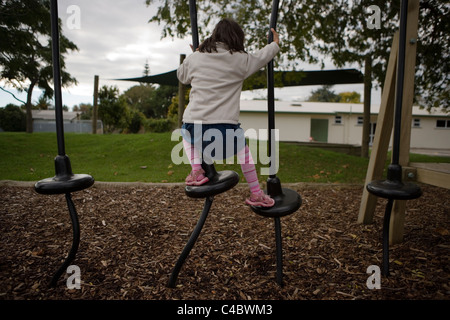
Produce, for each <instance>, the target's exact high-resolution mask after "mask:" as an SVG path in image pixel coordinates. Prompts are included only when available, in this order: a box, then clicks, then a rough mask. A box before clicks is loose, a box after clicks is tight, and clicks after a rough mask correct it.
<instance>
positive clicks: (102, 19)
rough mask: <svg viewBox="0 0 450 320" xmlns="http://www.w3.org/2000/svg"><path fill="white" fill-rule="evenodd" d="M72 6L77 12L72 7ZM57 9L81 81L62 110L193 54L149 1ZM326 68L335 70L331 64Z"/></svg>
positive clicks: (292, 93)
mask: <svg viewBox="0 0 450 320" xmlns="http://www.w3.org/2000/svg"><path fill="white" fill-rule="evenodd" d="M73 5H75V6H76V7H75V8H74V7H71V6H73ZM58 6H59V8H58V9H59V17H60V18H61V20H62V23H63V26H62V27H63V33H64V35H65V36H66V37H68V38H69V39H70V40H71V41H72V42H74V43H75V44H76V45H77V46H78V48H79V51H75V52H71V53H69V54H68V55H66V58H65V59H66V60H65V61H66V66H67V68H66V69H67V71H68V72H69V73H70V74H71V75H72V76H74V77H75V78H76V79H77V80H78V85H76V86H72V87H70V88H63V104H65V105H67V106H68V107H69V108H72V106H73V105H75V104H79V103H92V100H93V85H94V76H95V75H98V76H99V77H100V86H102V85H107V86H111V85H115V86H117V87H119V89H120V92H121V93H122V92H124V91H125V90H126V89H128V88H129V87H132V86H133V85H136V84H138V83H134V82H128V81H114V80H112V79H117V78H131V77H139V76H142V73H143V70H144V65H145V63H146V61H148V64H149V67H150V74H151V75H154V74H159V73H163V72H168V71H171V70H174V69H176V68H177V67H178V65H179V60H180V54H189V53H190V47H189V44H190V43H191V40H190V36H188V37H186V38H185V39H171V38H165V39H161V27H160V26H158V24H157V23H148V20H149V19H150V18H151V17H152V16H153V14H154V13H155V12H156V5H152V6H150V7H148V6H146V4H145V0H114V1H110V0H77V1H74V0H59V1H58ZM78 8H79V20H76V17H77V12H76V11H72V10H73V9H75V10H77V9H78ZM68 10H69V11H68ZM78 21H79V25H77V22H78ZM281 40H282V35H281ZM325 67H326V69H333V68H334V66H333V65H332V64H328V65H326V66H325ZM303 69H304V70H318V69H320V67H319V66H314V65H304V67H303ZM0 85H1V86H2V87H5V88H6V89H7V90H9V91H11V92H13V93H14V94H15V95H16V96H17V97H18V98H20V99H21V100H24V101H25V100H26V94H25V93H18V92H17V91H15V90H13V89H12V88H11V87H8V86H5V84H4V83H3V82H0ZM316 88H317V86H304V87H289V88H282V89H276V92H275V97H276V98H278V99H280V100H284V101H294V100H297V101H302V100H305V99H306V98H307V97H308V96H309V94H310V92H311V90H314V89H316ZM333 90H334V91H335V92H337V93H338V92H343V91H357V92H359V93H360V94H361V97H362V96H363V85H362V84H361V85H354V84H353V85H337V86H335V87H334V88H333ZM265 91H266V90H255V91H253V92H243V93H242V98H243V99H252V98H253V97H262V96H265V94H266V93H265ZM40 95H41V92H40V91H39V89H37V88H36V89H34V91H33V101H37V100H38V98H39V96H40ZM379 102H380V95H379V93H378V91H375V90H374V91H373V93H372V103H373V104H379ZM7 103H15V104H19V103H18V102H17V101H16V100H14V98H13V97H12V96H11V95H9V94H8V93H5V92H3V91H0V107H3V106H5V105H6V104H7Z"/></svg>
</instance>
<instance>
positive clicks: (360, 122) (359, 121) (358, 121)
mask: <svg viewBox="0 0 450 320" xmlns="http://www.w3.org/2000/svg"><path fill="white" fill-rule="evenodd" d="M363 123H364V117H358V120H357V122H356V124H358V125H361V124H363Z"/></svg>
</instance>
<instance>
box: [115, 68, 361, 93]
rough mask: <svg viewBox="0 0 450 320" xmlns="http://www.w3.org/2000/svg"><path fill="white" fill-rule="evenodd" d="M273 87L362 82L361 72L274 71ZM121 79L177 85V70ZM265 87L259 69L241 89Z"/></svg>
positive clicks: (262, 74)
mask: <svg viewBox="0 0 450 320" xmlns="http://www.w3.org/2000/svg"><path fill="white" fill-rule="evenodd" d="M274 78H275V79H274V80H275V87H278V88H280V87H295V86H311V85H335V84H350V83H363V82H364V76H363V74H362V73H361V72H360V71H358V70H356V69H340V70H319V71H275V72H274ZM115 80H121V81H135V82H143V83H157V84H162V85H169V86H178V78H177V70H173V71H169V72H166V73H161V74H157V75H154V76H143V77H137V78H127V79H115ZM266 87H267V78H266V72H265V71H263V70H260V71H258V72H256V73H255V74H253V75H252V76H250V77H249V78H248V79H246V80H245V81H244V85H243V87H242V90H254V89H262V88H266Z"/></svg>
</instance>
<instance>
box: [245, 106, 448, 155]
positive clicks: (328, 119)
mask: <svg viewBox="0 0 450 320" xmlns="http://www.w3.org/2000/svg"><path fill="white" fill-rule="evenodd" d="M378 111H379V106H378V105H372V106H371V119H370V122H371V137H370V139H371V142H372V141H373V137H374V132H375V128H376V122H377V116H378ZM412 118H413V120H412V123H409V124H405V125H411V126H412V128H411V148H432V149H450V114H446V113H443V112H440V111H437V110H432V111H431V112H428V111H427V110H425V109H420V108H419V107H416V106H414V107H413V110H412ZM240 122H241V127H242V128H243V129H244V131H245V130H247V129H250V128H252V129H256V130H258V129H263V128H264V129H267V127H268V114H267V101H265V100H241V112H240ZM362 127H363V104H360V103H326V102H288V101H275V128H276V129H278V130H279V139H280V141H297V142H309V141H311V140H313V141H318V142H327V143H337V144H348V145H359V146H360V145H361V139H362ZM259 138H262V139H267V137H261V136H260V137H259ZM391 142H392V141H391Z"/></svg>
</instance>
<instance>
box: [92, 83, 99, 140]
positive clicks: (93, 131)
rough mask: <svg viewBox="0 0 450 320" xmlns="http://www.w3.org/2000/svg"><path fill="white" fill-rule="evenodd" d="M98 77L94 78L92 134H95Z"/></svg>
mask: <svg viewBox="0 0 450 320" xmlns="http://www.w3.org/2000/svg"><path fill="white" fill-rule="evenodd" d="M97 107H98V76H97V75H96V76H95V77H94V107H93V110H92V133H93V134H96V133H97Z"/></svg>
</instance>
